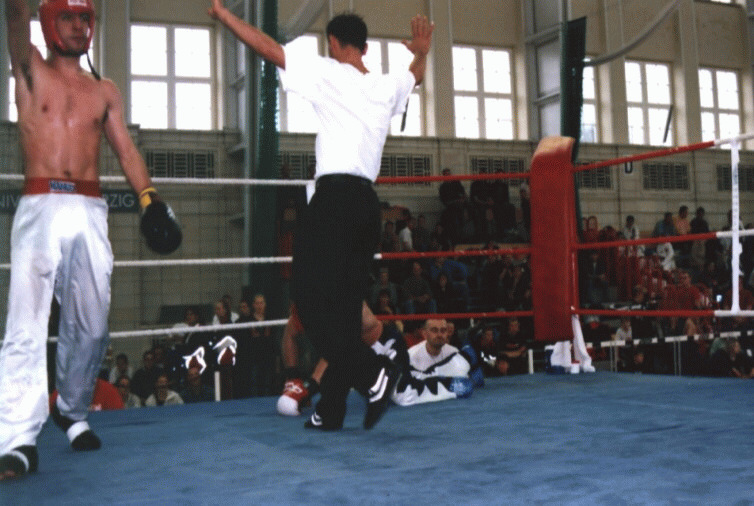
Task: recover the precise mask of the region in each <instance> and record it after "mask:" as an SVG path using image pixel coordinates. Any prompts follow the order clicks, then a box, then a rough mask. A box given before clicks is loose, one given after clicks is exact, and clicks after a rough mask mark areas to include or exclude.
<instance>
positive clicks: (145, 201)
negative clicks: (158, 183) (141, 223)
mask: <svg viewBox="0 0 754 506" xmlns="http://www.w3.org/2000/svg"><path fill="white" fill-rule="evenodd" d="M152 193H154V194H156V193H157V190H155V189H154V187H153V186H150V187H148V188H144V189H143V190H141V193H139V205H140V206H141V208H142V209H144V208H146V207H147V206H148V205H149V204H151V203H152V197H151V195H150V194H152Z"/></svg>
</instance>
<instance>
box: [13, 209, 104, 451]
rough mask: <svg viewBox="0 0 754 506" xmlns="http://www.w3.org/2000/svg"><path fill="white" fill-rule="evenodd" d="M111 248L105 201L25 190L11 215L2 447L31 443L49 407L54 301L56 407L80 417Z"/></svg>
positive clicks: (87, 399)
mask: <svg viewBox="0 0 754 506" xmlns="http://www.w3.org/2000/svg"><path fill="white" fill-rule="evenodd" d="M112 269H113V254H112V249H111V248H110V242H109V240H108V237H107V204H106V203H105V201H104V200H103V199H101V198H96V197H87V196H83V195H77V194H63V195H61V194H42V195H24V196H23V197H22V198H21V199H20V202H19V205H18V209H17V211H16V215H15V217H14V219H13V229H12V232H11V274H10V288H9V293H8V320H7V323H6V326H5V339H4V342H3V346H2V349H0V454H3V453H6V452H7V451H9V450H11V449H13V448H16V447H18V446H20V445H33V444H35V443H36V438H37V435H38V434H39V432H40V430H41V429H42V425H43V424H44V422H45V421H46V420H47V417H48V414H49V404H48V392H47V355H46V354H47V338H48V321H49V317H50V305H51V303H52V297H53V295H55V298H56V299H57V300H58V301H59V302H60V327H59V333H58V337H59V340H58V348H57V361H56V368H57V377H56V386H57V389H58V395H59V397H58V401H57V404H58V407H59V408H60V411H61V413H62V414H63V415H65V416H67V417H68V418H70V419H71V420H74V421H81V420H85V419H86V417H87V414H88V409H89V405H90V404H91V401H92V396H93V395H94V384H95V379H96V375H97V373H98V371H99V367H100V364H101V362H102V358H103V356H104V353H105V350H106V347H107V337H108V327H107V318H108V312H109V308H110V276H111V274H112Z"/></svg>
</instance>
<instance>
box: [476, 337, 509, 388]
mask: <svg viewBox="0 0 754 506" xmlns="http://www.w3.org/2000/svg"><path fill="white" fill-rule="evenodd" d="M471 332H472V336H471V337H472V338H471V342H472V346H473V347H474V350H475V351H476V354H477V356H478V357H480V358H481V362H482V371H483V372H484V375H485V376H501V375H503V374H504V372H503V371H506V372H507V363H506V364H503V365H501V366H500V368H498V355H499V353H500V344H499V341H500V336H499V333H498V331H497V330H496V329H495V328H494V327H492V326H491V325H485V326H484V327H481V328H479V329H475V330H472V331H471ZM501 369H502V370H501Z"/></svg>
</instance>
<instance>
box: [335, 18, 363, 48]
mask: <svg viewBox="0 0 754 506" xmlns="http://www.w3.org/2000/svg"><path fill="white" fill-rule="evenodd" d="M327 35H332V36H334V37H335V38H336V39H338V42H340V43H341V44H343V45H349V46H353V47H355V48H356V49H358V50H359V51H361V52H362V53H363V52H364V49H366V47H367V24H366V23H365V22H364V20H363V19H362V17H361V16H359V15H358V14H354V13H352V12H347V13H343V14H338V15H337V16H335V17H334V18H332V19H331V20H330V22H329V23H327Z"/></svg>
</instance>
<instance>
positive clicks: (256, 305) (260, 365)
mask: <svg viewBox="0 0 754 506" xmlns="http://www.w3.org/2000/svg"><path fill="white" fill-rule="evenodd" d="M251 319H252V321H257V322H263V321H266V320H267V300H266V299H265V297H264V295H262V294H257V295H255V296H254V300H253V302H252V315H251ZM251 343H252V374H251V378H250V379H251V385H252V387H251V388H252V395H255V396H265V395H273V394H274V393H275V392H273V385H272V383H273V373H274V368H275V342H274V338H273V335H272V327H271V326H266V327H254V328H252V329H251Z"/></svg>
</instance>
